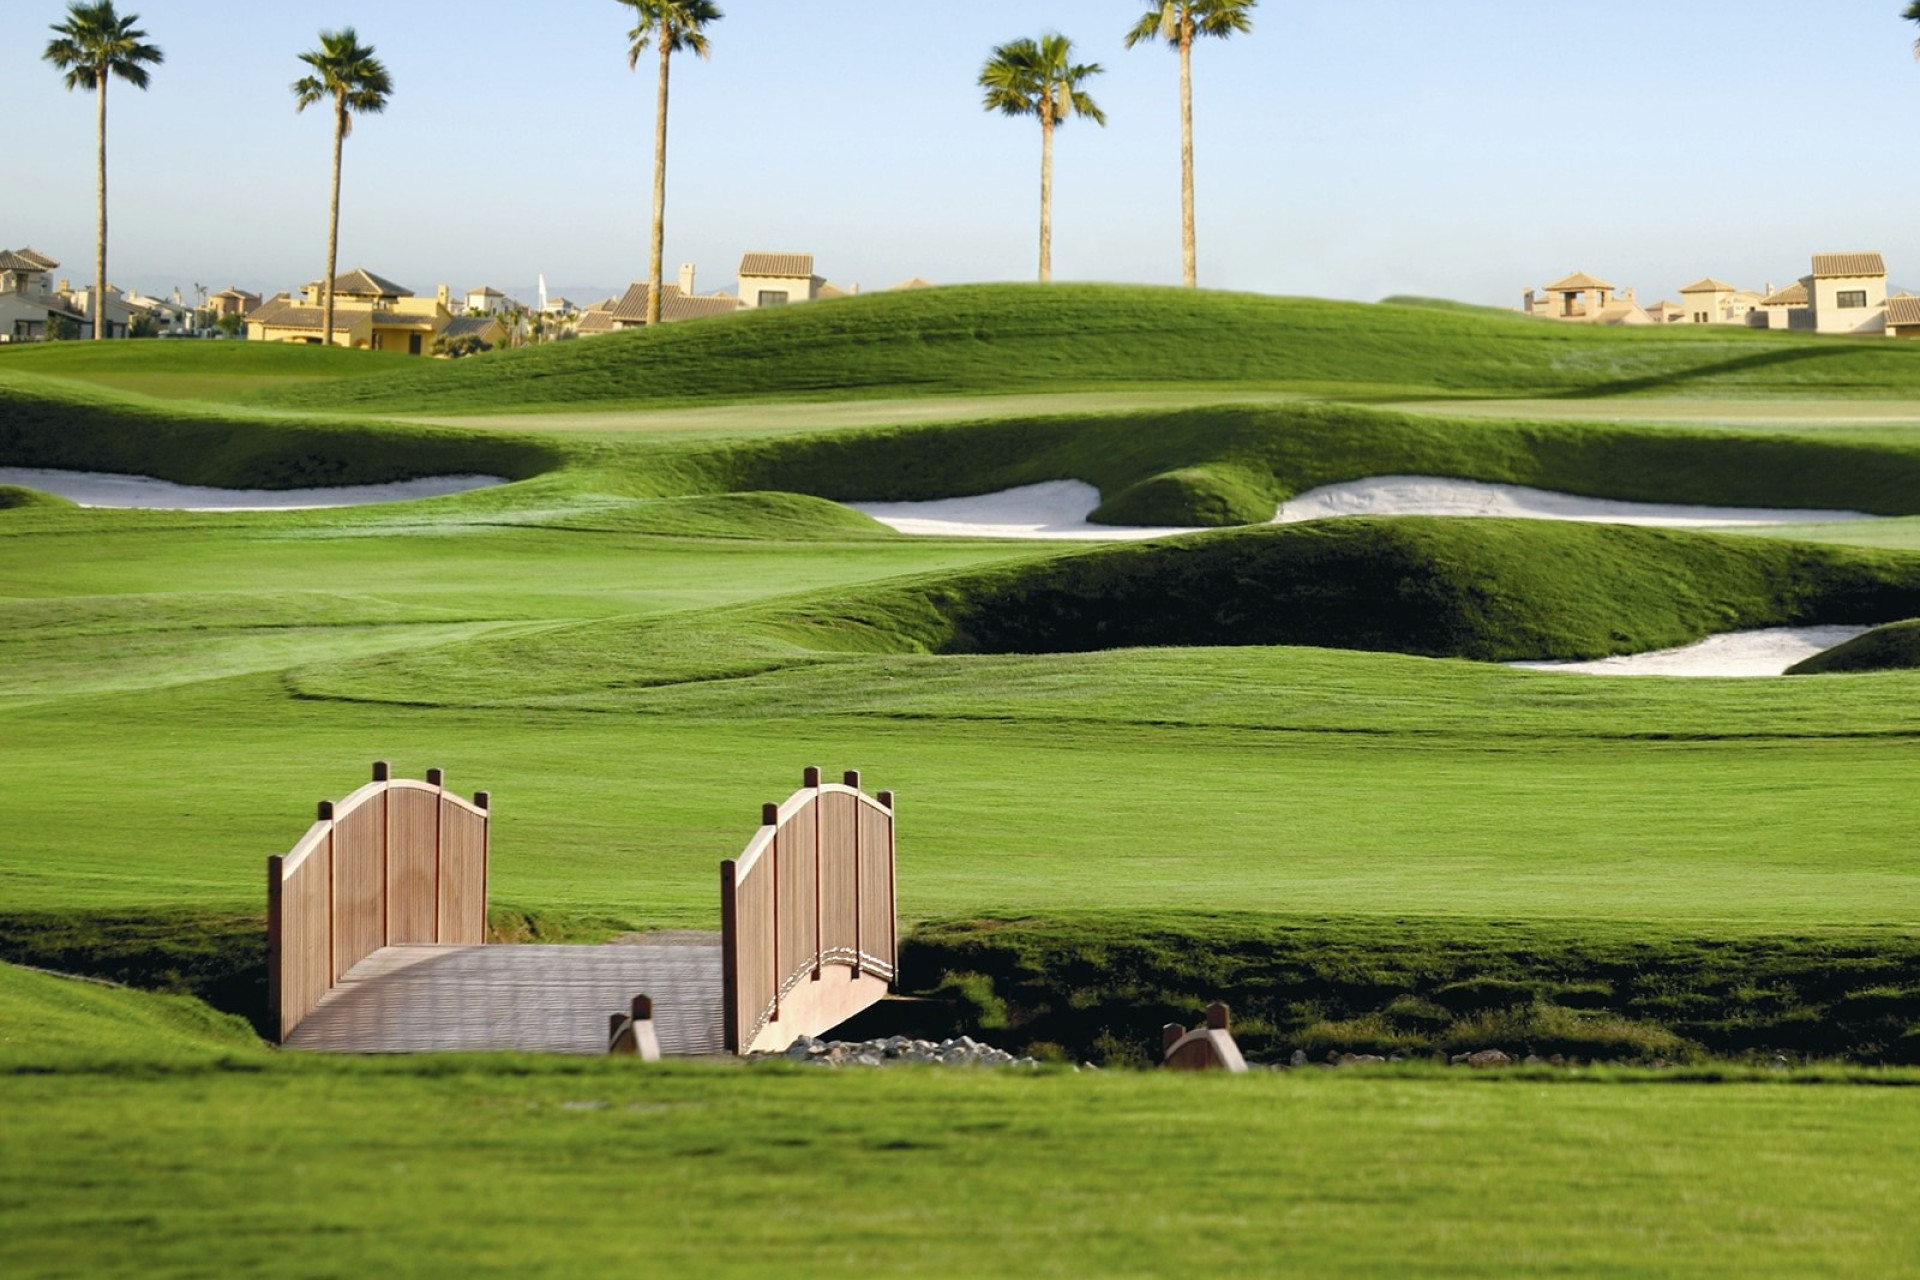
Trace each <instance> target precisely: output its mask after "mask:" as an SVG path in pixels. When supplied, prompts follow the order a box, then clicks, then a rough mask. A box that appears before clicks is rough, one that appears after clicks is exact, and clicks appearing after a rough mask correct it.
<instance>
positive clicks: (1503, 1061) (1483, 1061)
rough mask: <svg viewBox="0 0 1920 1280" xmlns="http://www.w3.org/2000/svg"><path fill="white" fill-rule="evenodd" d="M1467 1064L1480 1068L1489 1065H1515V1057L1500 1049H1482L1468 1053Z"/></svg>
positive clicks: (1483, 1068) (1482, 1068)
mask: <svg viewBox="0 0 1920 1280" xmlns="http://www.w3.org/2000/svg"><path fill="white" fill-rule="evenodd" d="M1467 1065H1468V1066H1470V1067H1474V1068H1476V1069H1479V1070H1485V1069H1486V1068H1488V1067H1507V1066H1512V1065H1513V1059H1512V1058H1509V1057H1508V1056H1507V1055H1506V1054H1504V1053H1502V1052H1500V1050H1498V1049H1481V1050H1478V1051H1476V1052H1474V1053H1470V1054H1468V1055H1467Z"/></svg>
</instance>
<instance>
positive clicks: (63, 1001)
mask: <svg viewBox="0 0 1920 1280" xmlns="http://www.w3.org/2000/svg"><path fill="white" fill-rule="evenodd" d="M264 1056H265V1046H263V1045H262V1044H261V1043H260V1041H259V1039H258V1038H256V1037H255V1036H254V1034H253V1032H252V1031H251V1030H250V1029H249V1028H248V1027H247V1025H246V1024H245V1023H244V1022H242V1021H240V1020H239V1019H238V1018H234V1017H230V1016H228V1015H224V1014H219V1013H215V1012H214V1011H213V1010H212V1009H210V1008H208V1007H207V1006H206V1005H205V1004H203V1003H201V1002H200V1001H199V1000H196V999H194V998H192V997H190V996H182V995H159V994H154V993H152V992H147V991H134V990H130V989H128V988H126V987H117V986H113V985H110V984H108V983H104V982H97V981H82V980H80V979H76V978H66V977H60V976H56V975H54V974H50V973H40V972H35V971H33V970H29V969H21V968H17V967H15V966H13V965H10V964H0V1076H5V1075H10V1074H15V1073H22V1072H30V1071H56V1070H68V1071H70V1070H74V1069H76V1068H81V1069H84V1068H89V1067H93V1068H104V1069H127V1068H134V1069H137V1068H138V1067H142V1066H152V1065H170V1066H185V1065H190V1064H194V1063H207V1062H213V1061H219V1060H223V1059H236V1058H237V1059H242V1060H251V1061H258V1060H261V1059H263V1058H264ZM14 1119H15V1121H17V1119H18V1117H15V1118H14ZM8 1127H9V1128H11V1127H13V1126H12V1123H10V1124H9V1125H8ZM9 1163H17V1158H15V1159H11V1160H9Z"/></svg>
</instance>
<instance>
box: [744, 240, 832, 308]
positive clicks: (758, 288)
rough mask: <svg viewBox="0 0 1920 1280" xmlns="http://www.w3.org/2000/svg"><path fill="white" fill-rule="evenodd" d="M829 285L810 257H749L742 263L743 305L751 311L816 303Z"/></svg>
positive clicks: (774, 255)
mask: <svg viewBox="0 0 1920 1280" xmlns="http://www.w3.org/2000/svg"><path fill="white" fill-rule="evenodd" d="M826 283H827V282H826V281H825V280H823V279H821V278H820V277H819V276H817V275H815V274H814V273H813V255H812V254H810V253H749V254H747V255H746V256H745V257H743V258H741V259H740V305H741V306H743V307H746V308H749V309H755V308H759V307H784V306H787V305H788V304H790V303H795V302H812V301H813V300H814V299H815V298H818V297H819V296H820V290H821V288H822V287H823V286H824V285H825V284H826Z"/></svg>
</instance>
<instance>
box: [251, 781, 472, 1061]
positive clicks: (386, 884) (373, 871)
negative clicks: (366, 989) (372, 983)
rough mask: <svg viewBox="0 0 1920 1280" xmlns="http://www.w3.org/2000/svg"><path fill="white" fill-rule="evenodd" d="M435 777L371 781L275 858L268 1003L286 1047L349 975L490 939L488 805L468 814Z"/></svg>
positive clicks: (270, 871) (270, 868)
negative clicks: (413, 952) (418, 951)
mask: <svg viewBox="0 0 1920 1280" xmlns="http://www.w3.org/2000/svg"><path fill="white" fill-rule="evenodd" d="M445 783H446V777H445V774H443V773H442V772H441V771H440V770H439V769H430V770H428V771H427V780H426V781H425V782H414V781H410V780H406V779H399V778H393V777H392V776H391V774H390V771H389V769H388V767H387V765H386V764H385V763H384V762H381V763H378V764H375V765H374V766H373V781H372V782H370V783H368V784H367V785H366V786H364V787H361V788H360V789H359V790H358V791H355V792H354V793H353V794H352V795H350V796H348V797H347V798H346V799H344V800H341V801H340V802H338V803H337V804H336V803H334V802H331V801H326V800H323V801H321V802H320V813H319V819H318V821H316V822H315V823H314V824H313V826H311V827H310V828H308V829H307V834H306V835H304V836H302V837H301V838H300V842H299V843H298V844H296V845H294V846H293V849H292V850H291V851H290V852H288V853H287V854H286V855H285V856H284V857H275V858H268V859H267V994H268V1000H269V1001H270V1002H271V1008H272V1010H273V1015H272V1016H273V1019H274V1021H275V1023H277V1025H278V1027H279V1031H280V1038H281V1039H282V1040H285V1039H286V1038H287V1036H288V1035H290V1034H291V1033H292V1032H293V1029H294V1028H295V1027H297V1026H299V1025H300V1022H301V1020H302V1019H304V1018H305V1017H306V1016H307V1015H308V1014H309V1013H312V1012H313V1008H314V1006H315V1005H317V1004H319V1003H320V999H321V997H323V996H325V995H326V994H327V992H329V991H331V990H332V989H333V987H334V985H335V984H336V983H338V982H339V981H340V979H341V978H342V977H343V976H344V975H345V974H346V972H347V970H349V969H351V968H353V966H354V965H356V964H358V963H360V961H362V960H364V959H366V958H367V957H368V956H369V955H372V954H373V953H374V952H375V951H378V950H379V949H380V948H381V947H384V946H388V945H390V944H395V943H450V944H459V945H477V944H479V943H483V942H485V941H486V935H487V846H488V833H489V824H490V818H489V815H488V796H487V793H486V792H484V791H482V792H480V793H479V794H478V795H476V796H474V798H473V803H471V804H469V803H467V802H466V801H465V800H462V799H460V797H458V796H456V795H452V794H450V793H449V792H448V791H447V789H446V785H445Z"/></svg>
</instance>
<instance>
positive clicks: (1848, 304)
mask: <svg viewBox="0 0 1920 1280" xmlns="http://www.w3.org/2000/svg"><path fill="white" fill-rule="evenodd" d="M1800 283H1801V284H1803V285H1805V286H1806V289H1807V299H1808V303H1809V305H1810V306H1811V307H1812V309H1813V327H1814V331H1815V332H1817V333H1885V332H1886V331H1887V263H1886V259H1884V258H1882V257H1881V256H1880V255H1879V254H1877V253H1816V254H1814V255H1813V274H1812V275H1809V276H1804V277H1802V278H1801V280H1800Z"/></svg>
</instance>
